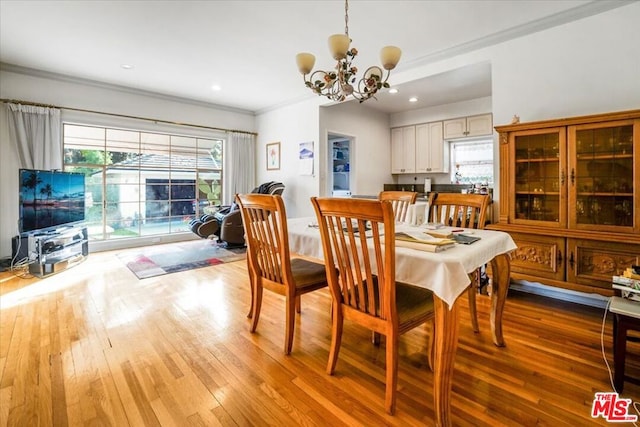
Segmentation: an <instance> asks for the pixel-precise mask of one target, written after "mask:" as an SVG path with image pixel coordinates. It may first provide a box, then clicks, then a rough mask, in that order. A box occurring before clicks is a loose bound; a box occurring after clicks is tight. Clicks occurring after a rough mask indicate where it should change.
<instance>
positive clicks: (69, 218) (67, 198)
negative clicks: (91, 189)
mask: <svg viewBox="0 0 640 427" xmlns="http://www.w3.org/2000/svg"><path fill="white" fill-rule="evenodd" d="M84 193H85V189H84V174H82V173H74V172H60V171H47V170H34V169H20V213H19V214H20V218H19V219H20V221H19V222H20V227H19V228H20V233H31V232H35V231H52V230H55V229H57V228H62V227H63V226H70V225H74V224H76V223H79V222H82V221H84V219H85V216H84Z"/></svg>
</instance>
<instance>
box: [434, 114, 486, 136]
mask: <svg viewBox="0 0 640 427" xmlns="http://www.w3.org/2000/svg"><path fill="white" fill-rule="evenodd" d="M443 123H444V139H454V138H467V137H470V136H482V135H491V134H492V133H493V119H492V115H491V114H480V115H478V116H469V117H460V118H458V119H452V120H445V121H444V122H443Z"/></svg>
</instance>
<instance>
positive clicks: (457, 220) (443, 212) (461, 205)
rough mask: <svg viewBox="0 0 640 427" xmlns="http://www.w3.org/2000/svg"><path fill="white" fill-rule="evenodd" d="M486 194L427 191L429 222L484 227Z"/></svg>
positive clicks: (487, 202)
mask: <svg viewBox="0 0 640 427" xmlns="http://www.w3.org/2000/svg"><path fill="white" fill-rule="evenodd" d="M488 205H489V195H487V194H463V193H436V192H432V193H429V215H428V221H429V222H436V223H441V224H445V225H447V226H451V227H462V228H484V226H485V223H486V221H487V206H488Z"/></svg>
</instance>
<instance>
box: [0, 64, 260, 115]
mask: <svg viewBox="0 0 640 427" xmlns="http://www.w3.org/2000/svg"><path fill="white" fill-rule="evenodd" d="M0 71H6V72H11V73H17V74H24V75H28V76H32V77H40V78H45V79H50V80H57V81H61V82H66V83H75V84H81V85H85V86H93V87H97V88H101V89H108V90H115V91H119V92H125V93H129V94H132V95H139V96H146V97H150V98H156V99H162V100H164V101H172V102H180V103H182V104H191V105H195V106H198V107H205V108H215V109H217V110H223V111H229V112H233V113H238V114H247V115H250V116H253V117H255V115H256V114H255V112H254V111H250V110H244V109H241V108H235V107H230V106H228V105H220V104H213V103H210V102H205V101H198V100H196V99H190V98H183V97H180V96H173V95H166V94H163V93H158V92H152V91H147V90H143V89H136V88H132V87H129V86H122V85H116V84H111V83H105V82H100V81H97V80H91V79H85V78H81V77H74V76H70V75H66V74H60V73H54V72H51V71H44V70H38V69H35V68H28V67H22V66H20V65H14V64H9V63H6V62H0Z"/></svg>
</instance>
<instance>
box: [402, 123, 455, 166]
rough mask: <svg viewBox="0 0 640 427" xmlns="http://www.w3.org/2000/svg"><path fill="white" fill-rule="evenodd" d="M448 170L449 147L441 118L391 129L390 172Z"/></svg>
mask: <svg viewBox="0 0 640 427" xmlns="http://www.w3.org/2000/svg"><path fill="white" fill-rule="evenodd" d="M448 170H449V150H448V146H447V145H446V143H445V141H444V140H443V138H442V122H433V123H422V124H418V125H412V126H404V127H401V128H393V129H391V173H394V174H400V173H413V174H415V173H443V172H448Z"/></svg>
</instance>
